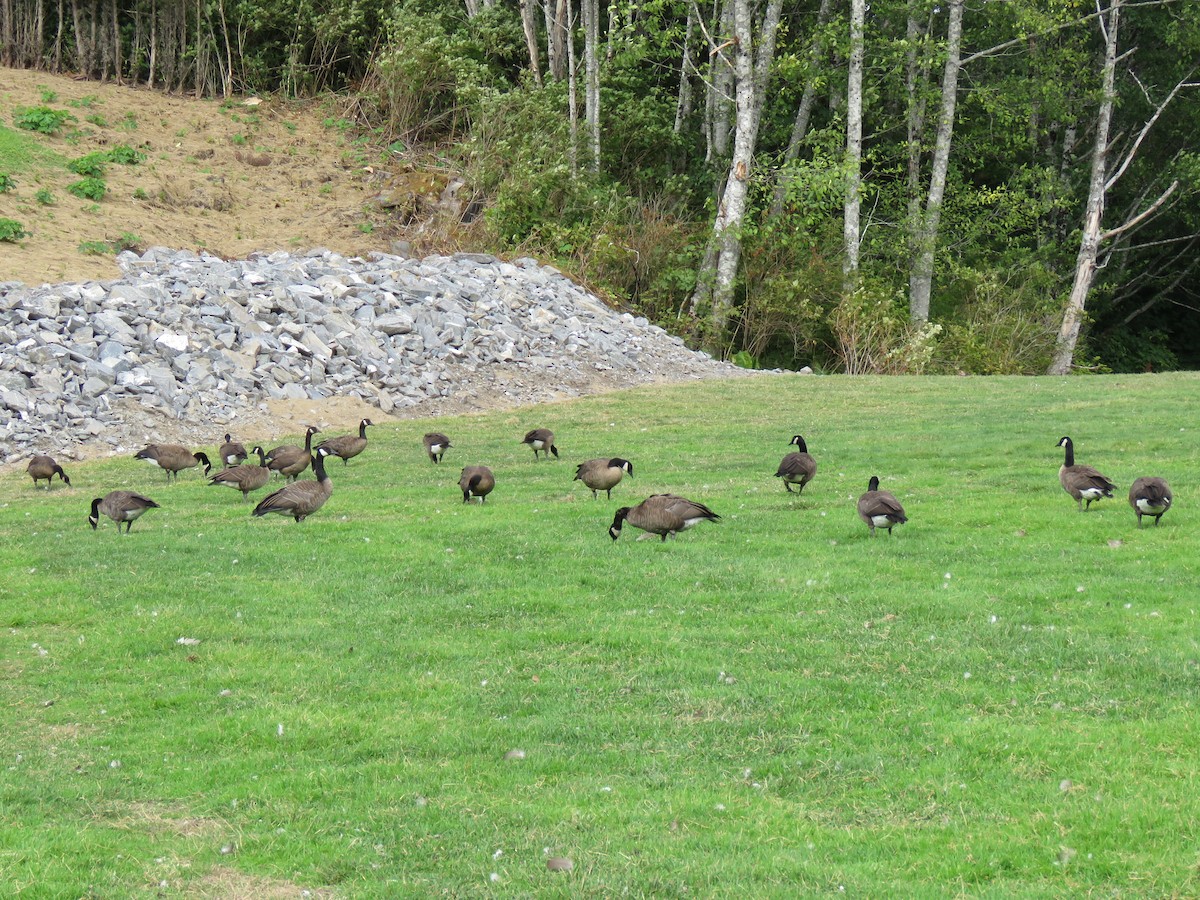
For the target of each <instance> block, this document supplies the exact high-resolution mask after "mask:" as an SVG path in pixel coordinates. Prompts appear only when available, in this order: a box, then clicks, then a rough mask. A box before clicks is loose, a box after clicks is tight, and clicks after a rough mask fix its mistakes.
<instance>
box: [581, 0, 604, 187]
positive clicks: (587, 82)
mask: <svg viewBox="0 0 1200 900" xmlns="http://www.w3.org/2000/svg"><path fill="white" fill-rule="evenodd" d="M580 6H581V7H582V10H583V59H584V94H583V98H584V103H583V106H584V120H585V121H586V122H587V132H588V151H589V152H588V156H589V159H588V168H589V169H590V170H591V171H592V172H599V171H600V60H599V56H598V54H599V52H600V0H580Z"/></svg>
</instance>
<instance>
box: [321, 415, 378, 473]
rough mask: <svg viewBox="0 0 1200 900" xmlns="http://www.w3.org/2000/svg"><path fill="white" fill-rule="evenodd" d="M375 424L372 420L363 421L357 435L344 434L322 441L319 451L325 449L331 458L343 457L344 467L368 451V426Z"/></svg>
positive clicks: (359, 424)
mask: <svg viewBox="0 0 1200 900" xmlns="http://www.w3.org/2000/svg"><path fill="white" fill-rule="evenodd" d="M374 424H375V423H374V422H372V421H371V420H370V419H363V420H362V421H361V422H359V423H358V434H357V435H353V434H343V435H340V436H338V437H335V438H330V439H329V440H327V441H321V443H319V444H317V449H318V450H320V449H321V448H322V447H324V448H325V449H326V450H328V451H329V455H330V456H339V457H341V460H342V465H345V464H346V461H347V460H350V459H353V458H354V457H356V456H358V454H360V453H362V452H363V451H364V450H366V449H367V426H368V425H374Z"/></svg>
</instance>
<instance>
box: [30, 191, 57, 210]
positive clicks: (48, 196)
mask: <svg viewBox="0 0 1200 900" xmlns="http://www.w3.org/2000/svg"><path fill="white" fill-rule="evenodd" d="M33 199H34V200H36V201H37V202H38V203H40V204H41V205H42V206H53V205H54V194H53V193H52V192H51V191H50V189H49V188H39V189H38V191H37V193H35V194H34V195H33Z"/></svg>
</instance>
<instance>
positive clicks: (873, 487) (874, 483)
mask: <svg viewBox="0 0 1200 900" xmlns="http://www.w3.org/2000/svg"><path fill="white" fill-rule="evenodd" d="M867 490H868V491H877V490H879V476H878V475H872V476H871V480H870V482H868V483H867Z"/></svg>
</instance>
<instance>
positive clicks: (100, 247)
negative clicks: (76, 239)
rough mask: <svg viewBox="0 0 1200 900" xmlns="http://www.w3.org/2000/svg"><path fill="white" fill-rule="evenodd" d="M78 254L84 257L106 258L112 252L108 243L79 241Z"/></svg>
mask: <svg viewBox="0 0 1200 900" xmlns="http://www.w3.org/2000/svg"><path fill="white" fill-rule="evenodd" d="M79 252H80V253H82V254H83V255H84V256H107V255H108V254H109V253H111V252H112V248H111V247H110V246H109V244H108V241H81V242H80V244H79Z"/></svg>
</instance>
